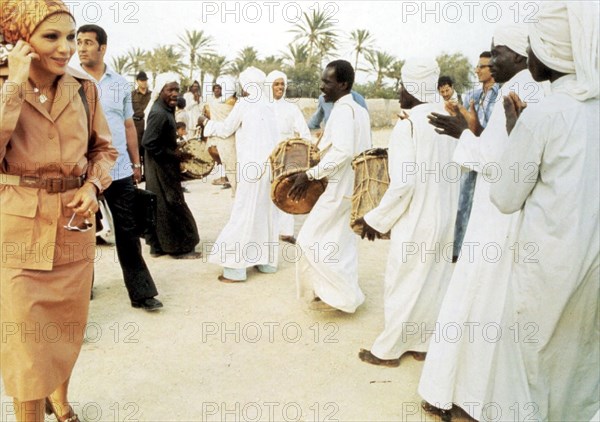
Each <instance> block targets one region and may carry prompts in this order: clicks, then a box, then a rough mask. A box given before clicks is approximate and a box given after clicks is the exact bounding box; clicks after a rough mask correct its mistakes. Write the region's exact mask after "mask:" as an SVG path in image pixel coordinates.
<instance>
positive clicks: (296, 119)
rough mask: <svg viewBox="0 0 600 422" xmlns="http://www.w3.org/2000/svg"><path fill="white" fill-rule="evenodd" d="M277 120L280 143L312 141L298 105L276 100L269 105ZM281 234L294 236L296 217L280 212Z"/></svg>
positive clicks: (282, 99) (284, 100) (283, 99)
mask: <svg viewBox="0 0 600 422" xmlns="http://www.w3.org/2000/svg"><path fill="white" fill-rule="evenodd" d="M269 104H270V105H271V107H272V108H273V111H274V112H275V116H276V118H277V129H278V131H279V138H277V139H278V142H283V141H285V140H286V139H290V138H296V137H298V136H299V137H300V138H302V139H306V140H308V141H310V140H311V135H310V130H309V129H308V125H307V124H306V121H305V120H304V116H303V115H302V112H301V111H300V109H299V108H298V106H297V105H296V104H292V103H290V102H289V101H288V100H286V99H285V98H281V99H279V100H274V101H273V102H271V103H269ZM279 227H280V230H279V233H280V234H281V235H282V236H293V235H294V215H293V214H288V213H286V212H283V211H281V210H280V211H279Z"/></svg>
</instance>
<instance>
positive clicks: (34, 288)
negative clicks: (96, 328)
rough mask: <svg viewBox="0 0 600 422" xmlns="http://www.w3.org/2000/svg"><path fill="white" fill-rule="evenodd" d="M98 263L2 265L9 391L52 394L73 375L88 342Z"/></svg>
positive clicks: (2, 347) (0, 319) (3, 352)
mask: <svg viewBox="0 0 600 422" xmlns="http://www.w3.org/2000/svg"><path fill="white" fill-rule="evenodd" d="M93 271H94V264H93V262H91V261H90V260H80V261H76V262H73V263H69V264H66V265H55V266H54V269H53V270H52V271H33V270H21V269H12V268H2V269H1V271H0V323H1V326H0V327H1V338H0V341H1V343H0V368H1V372H2V378H3V380H4V386H5V388H6V394H8V395H9V396H12V397H15V398H17V399H18V400H20V401H30V400H38V399H41V398H44V397H46V396H48V395H49V394H50V393H52V392H53V391H54V390H55V389H56V388H57V387H58V386H59V385H61V384H62V383H63V382H64V381H65V380H66V379H67V378H69V377H70V376H71V372H72V370H73V367H74V365H75V361H76V360H77V357H78V355H79V351H80V350H81V345H82V344H83V336H84V333H85V327H86V324H87V317H88V308H89V300H90V289H91V284H92V276H93Z"/></svg>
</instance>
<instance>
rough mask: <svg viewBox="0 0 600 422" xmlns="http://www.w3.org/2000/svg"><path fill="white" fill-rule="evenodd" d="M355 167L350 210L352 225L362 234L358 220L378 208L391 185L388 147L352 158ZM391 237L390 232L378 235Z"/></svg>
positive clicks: (380, 237) (353, 228)
mask: <svg viewBox="0 0 600 422" xmlns="http://www.w3.org/2000/svg"><path fill="white" fill-rule="evenodd" d="M352 168H353V169H354V193H353V194H352V210H351V211H350V227H351V228H352V230H353V231H354V233H356V234H358V235H361V234H362V230H363V225H362V224H359V223H357V222H356V220H358V219H359V218H362V217H364V216H365V215H366V214H367V213H368V212H369V211H371V210H372V209H374V208H376V207H377V206H378V205H379V203H380V202H381V198H383V195H384V194H385V192H386V191H387V189H388V187H389V185H390V174H389V171H388V153H387V148H372V149H369V150H367V151H364V152H362V153H361V154H359V155H357V156H356V157H355V158H354V160H352ZM377 238H378V239H389V238H390V232H387V233H384V234H382V235H381V236H377Z"/></svg>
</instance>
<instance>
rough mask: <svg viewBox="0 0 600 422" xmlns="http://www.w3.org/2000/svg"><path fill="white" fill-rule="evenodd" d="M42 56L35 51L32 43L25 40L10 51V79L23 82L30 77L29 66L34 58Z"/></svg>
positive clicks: (37, 58) (20, 41)
mask: <svg viewBox="0 0 600 422" xmlns="http://www.w3.org/2000/svg"><path fill="white" fill-rule="evenodd" d="M39 58H40V56H39V55H38V54H37V53H36V52H35V51H33V48H32V47H31V45H29V44H27V43H26V42H25V41H23V40H19V41H17V44H16V45H15V46H14V48H13V49H12V50H11V52H10V53H8V81H10V82H13V83H16V84H22V83H25V82H27V79H28V78H29V67H30V66H31V61H32V60H34V59H35V60H39Z"/></svg>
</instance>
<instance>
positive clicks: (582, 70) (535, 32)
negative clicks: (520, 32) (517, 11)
mask: <svg viewBox="0 0 600 422" xmlns="http://www.w3.org/2000/svg"><path fill="white" fill-rule="evenodd" d="M598 15H599V10H598V3H597V2H572V3H564V2H543V3H542V4H541V6H540V10H539V12H538V14H537V15H536V21H535V23H532V24H530V25H529V41H530V43H531V50H532V52H533V54H535V56H536V57H537V58H538V59H539V60H540V61H541V62H542V63H543V64H545V65H546V66H548V67H549V68H551V69H553V70H556V71H557V72H560V73H567V74H575V75H576V78H575V79H574V80H571V81H569V82H568V83H567V85H565V86H564V87H563V89H564V90H565V92H567V93H568V94H570V95H571V96H573V97H574V98H576V99H578V100H580V101H585V100H587V99H589V98H596V97H598V94H599V92H598V91H599V76H598V71H599V69H598V56H599V54H598V27H599V18H598Z"/></svg>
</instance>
